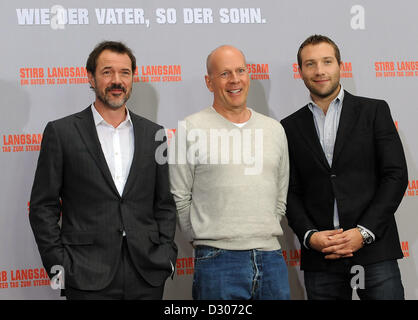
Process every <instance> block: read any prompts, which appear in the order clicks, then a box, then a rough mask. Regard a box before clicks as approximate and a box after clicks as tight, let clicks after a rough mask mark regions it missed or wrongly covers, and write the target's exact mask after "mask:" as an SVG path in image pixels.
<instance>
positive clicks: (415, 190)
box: [404, 180, 418, 197]
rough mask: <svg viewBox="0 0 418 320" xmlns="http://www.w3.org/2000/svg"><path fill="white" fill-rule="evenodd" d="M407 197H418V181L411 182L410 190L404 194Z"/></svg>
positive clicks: (409, 184) (409, 182) (409, 183)
mask: <svg viewBox="0 0 418 320" xmlns="http://www.w3.org/2000/svg"><path fill="white" fill-rule="evenodd" d="M404 196H405V197H414V196H418V180H409V181H408V188H407V189H406V191H405V194H404Z"/></svg>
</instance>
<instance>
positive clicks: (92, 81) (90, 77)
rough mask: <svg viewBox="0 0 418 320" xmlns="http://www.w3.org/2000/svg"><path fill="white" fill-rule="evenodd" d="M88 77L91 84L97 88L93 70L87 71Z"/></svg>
mask: <svg viewBox="0 0 418 320" xmlns="http://www.w3.org/2000/svg"><path fill="white" fill-rule="evenodd" d="M87 77H88V79H89V83H90V86H91V87H92V88H93V89H95V88H96V81H95V80H94V75H93V74H92V73H91V72H87Z"/></svg>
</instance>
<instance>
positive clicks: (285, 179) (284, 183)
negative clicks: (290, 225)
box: [276, 125, 289, 218]
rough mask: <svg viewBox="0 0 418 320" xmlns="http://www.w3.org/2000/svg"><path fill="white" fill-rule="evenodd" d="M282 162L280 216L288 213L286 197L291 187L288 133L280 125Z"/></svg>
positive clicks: (279, 194) (279, 197)
mask: <svg viewBox="0 0 418 320" xmlns="http://www.w3.org/2000/svg"><path fill="white" fill-rule="evenodd" d="M280 137H281V139H280V154H281V155H280V163H279V169H278V170H279V174H278V180H279V181H278V182H277V183H278V195H277V205H276V213H277V216H278V217H279V218H281V217H282V216H284V215H285V214H286V199H287V191H288V188H289V151H288V146H287V138H286V133H285V131H284V129H283V127H282V126H281V125H280Z"/></svg>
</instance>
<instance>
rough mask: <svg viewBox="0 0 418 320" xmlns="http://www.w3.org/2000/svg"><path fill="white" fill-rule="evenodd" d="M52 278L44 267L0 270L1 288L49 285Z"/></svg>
mask: <svg viewBox="0 0 418 320" xmlns="http://www.w3.org/2000/svg"><path fill="white" fill-rule="evenodd" d="M49 285H50V280H49V277H48V274H47V272H46V270H45V269H44V268H30V269H14V270H9V271H5V270H3V271H0V289H10V288H29V287H41V286H49Z"/></svg>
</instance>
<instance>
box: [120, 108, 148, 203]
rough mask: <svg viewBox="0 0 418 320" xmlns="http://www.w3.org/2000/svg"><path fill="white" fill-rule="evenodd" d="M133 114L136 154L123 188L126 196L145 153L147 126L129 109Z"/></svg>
mask: <svg viewBox="0 0 418 320" xmlns="http://www.w3.org/2000/svg"><path fill="white" fill-rule="evenodd" d="M129 113H130V115H131V120H132V124H133V128H134V139H135V141H134V146H135V147H134V156H133V157H132V164H131V168H130V169H129V175H128V179H127V181H126V184H125V187H124V189H123V194H122V196H124V195H125V194H126V193H127V192H128V191H129V189H130V188H131V187H132V184H133V182H134V181H135V179H136V177H137V175H138V172H139V170H140V168H139V165H140V164H141V157H142V155H143V149H144V137H145V126H144V124H143V123H142V120H141V118H140V117H138V116H137V115H135V114H134V113H133V112H132V111H129Z"/></svg>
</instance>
